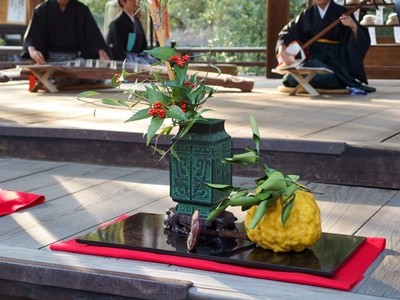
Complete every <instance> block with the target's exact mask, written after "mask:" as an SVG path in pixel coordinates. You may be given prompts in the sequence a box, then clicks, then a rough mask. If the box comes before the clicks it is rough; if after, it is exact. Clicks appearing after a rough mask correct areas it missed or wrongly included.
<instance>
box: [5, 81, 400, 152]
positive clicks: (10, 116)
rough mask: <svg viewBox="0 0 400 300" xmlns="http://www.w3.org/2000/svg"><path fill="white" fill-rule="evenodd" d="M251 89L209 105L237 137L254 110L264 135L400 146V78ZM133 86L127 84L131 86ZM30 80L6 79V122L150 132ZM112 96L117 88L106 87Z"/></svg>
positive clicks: (121, 114)
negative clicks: (314, 90) (339, 90)
mask: <svg viewBox="0 0 400 300" xmlns="http://www.w3.org/2000/svg"><path fill="white" fill-rule="evenodd" d="M254 80H255V88H254V89H253V92H251V93H241V92H239V91H238V90H235V89H225V88H218V89H217V93H215V94H214V97H213V98H211V99H210V100H209V101H208V102H207V103H206V104H205V106H204V108H209V109H211V111H210V112H207V113H206V115H205V116H207V117H216V118H222V119H225V123H226V130H227V132H228V133H229V134H230V135H232V136H233V137H237V138H240V137H244V138H249V137H251V135H250V134H251V131H250V126H249V117H248V116H249V114H250V113H252V114H254V116H255V117H256V119H257V121H258V123H259V126H260V133H261V136H262V137H264V138H282V139H305V140H328V141H344V142H346V143H357V144H362V145H370V144H373V145H379V144H388V145H390V146H398V136H399V135H400V122H398V119H399V116H400V96H399V93H398V86H399V84H400V81H399V80H371V81H370V84H371V85H372V86H374V87H376V88H377V92H375V93H371V94H367V95H324V96H320V97H311V98H310V97H308V96H306V95H304V96H303V95H301V96H288V95H287V94H284V93H280V92H279V91H278V90H277V86H279V84H280V81H279V80H278V79H266V78H263V77H254ZM129 87H130V85H126V86H124V88H129ZM27 88H28V84H27V82H26V81H11V82H8V83H0V99H1V101H0V111H1V115H0V125H6V124H7V125H10V126H38V127H46V128H48V127H50V128H54V127H55V128H81V129H98V130H101V129H104V130H115V131H124V132H144V128H145V126H147V122H145V121H144V122H136V123H124V121H125V120H126V119H128V118H129V116H130V115H131V113H130V112H129V111H126V110H120V109H108V108H97V109H96V116H95V117H94V106H91V105H88V104H85V103H83V102H80V101H78V100H77V99H76V96H77V94H78V91H63V92H60V93H41V92H39V93H30V92H29V91H28V89H27ZM100 91H101V92H103V93H104V95H105V96H107V97H112V96H113V95H115V91H113V90H100Z"/></svg>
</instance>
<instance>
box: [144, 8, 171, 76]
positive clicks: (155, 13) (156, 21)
mask: <svg viewBox="0 0 400 300" xmlns="http://www.w3.org/2000/svg"><path fill="white" fill-rule="evenodd" d="M155 1H157V0H155ZM155 1H153V0H147V8H148V10H149V12H150V16H151V19H152V21H153V26H154V30H155V32H156V36H157V39H158V43H159V44H160V46H161V47H165V41H164V35H163V26H162V24H161V22H160V18H159V13H160V5H159V2H158V1H157V3H154V2H155ZM157 4H158V7H157ZM165 66H166V67H167V72H168V77H169V79H170V80H173V79H174V77H175V76H174V73H173V72H172V68H171V64H170V63H169V62H168V61H165Z"/></svg>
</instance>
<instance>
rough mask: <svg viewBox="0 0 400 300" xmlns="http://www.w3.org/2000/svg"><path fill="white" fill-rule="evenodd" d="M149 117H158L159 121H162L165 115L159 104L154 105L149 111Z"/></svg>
mask: <svg viewBox="0 0 400 300" xmlns="http://www.w3.org/2000/svg"><path fill="white" fill-rule="evenodd" d="M149 115H150V116H153V117H159V118H160V119H164V118H165V116H166V115H167V114H166V112H165V109H164V108H163V105H162V103H161V102H156V103H154V105H153V107H152V108H150V110H149Z"/></svg>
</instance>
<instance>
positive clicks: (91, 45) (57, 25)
mask: <svg viewBox="0 0 400 300" xmlns="http://www.w3.org/2000/svg"><path fill="white" fill-rule="evenodd" d="M22 57H23V58H31V59H33V60H34V61H35V62H36V63H37V64H44V63H46V62H60V61H68V60H75V59H76V58H84V59H101V60H106V61H107V60H110V58H109V55H108V48H107V45H106V43H105V41H104V38H103V35H102V33H101V31H100V29H99V27H98V26H97V23H96V21H95V20H94V18H93V15H92V13H91V12H90V9H89V8H88V7H87V6H86V5H84V4H83V3H81V2H79V1H77V0H47V1H45V2H43V3H41V4H40V5H38V6H37V7H36V8H35V10H34V12H33V16H32V19H31V21H30V24H29V26H28V28H27V31H26V33H25V36H24V45H23V52H22Z"/></svg>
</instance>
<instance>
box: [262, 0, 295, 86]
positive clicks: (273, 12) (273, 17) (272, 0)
mask: <svg viewBox="0 0 400 300" xmlns="http://www.w3.org/2000/svg"><path fill="white" fill-rule="evenodd" d="M266 1H267V3H266V6H265V7H266V10H267V11H266V14H265V15H266V17H267V20H266V26H267V28H266V30H267V31H266V32H267V34H266V39H267V50H266V51H267V59H266V77H267V78H279V77H280V75H278V74H275V73H272V72H271V70H272V69H273V68H275V67H276V65H277V61H276V55H275V46H276V41H277V39H278V33H279V32H280V31H281V29H282V28H283V26H285V25H286V24H287V23H288V22H289V9H290V4H289V0H266Z"/></svg>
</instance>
